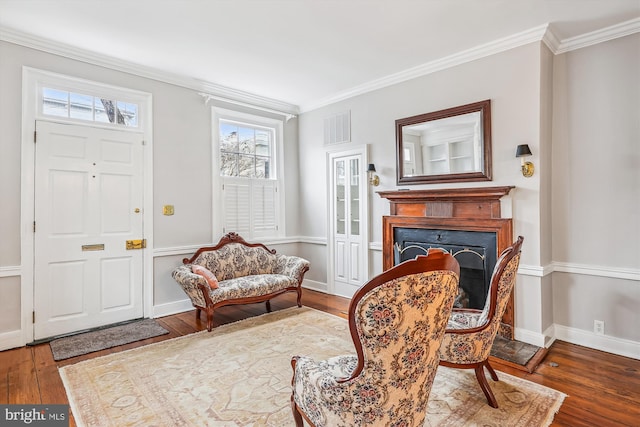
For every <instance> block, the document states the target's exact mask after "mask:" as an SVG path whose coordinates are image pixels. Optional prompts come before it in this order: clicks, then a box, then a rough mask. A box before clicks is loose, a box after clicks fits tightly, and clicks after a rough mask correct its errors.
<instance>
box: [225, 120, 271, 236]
mask: <svg viewBox="0 0 640 427" xmlns="http://www.w3.org/2000/svg"><path fill="white" fill-rule="evenodd" d="M278 124H279V125H278ZM214 126H215V128H216V129H215V130H214V135H217V141H216V142H217V147H216V148H217V149H216V151H217V153H218V159H217V160H218V165H219V178H217V179H219V181H220V183H221V189H222V194H221V195H222V197H221V201H220V203H219V204H220V205H221V206H219V209H218V212H219V214H220V215H221V218H220V221H219V222H220V224H221V226H222V231H223V232H224V233H229V232H236V233H238V234H240V235H241V236H242V237H244V238H246V239H250V240H257V239H259V238H263V239H264V238H269V237H277V236H280V235H281V234H282V233H281V230H280V224H281V223H282V208H281V204H282V202H283V200H282V195H281V194H280V192H279V191H278V189H279V187H281V181H282V174H281V172H282V171H280V170H279V169H278V166H279V163H278V154H279V152H278V151H279V150H280V149H281V145H282V144H281V141H280V140H281V135H282V122H281V121H275V120H273V119H265V118H263V117H258V116H252V115H248V114H245V113H235V112H232V111H229V110H222V109H215V108H214ZM214 200H216V197H215V195H214Z"/></svg>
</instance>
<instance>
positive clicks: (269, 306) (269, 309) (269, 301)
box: [267, 300, 271, 313]
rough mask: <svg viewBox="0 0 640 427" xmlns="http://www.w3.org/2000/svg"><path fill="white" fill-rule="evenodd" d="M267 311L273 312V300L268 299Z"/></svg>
mask: <svg viewBox="0 0 640 427" xmlns="http://www.w3.org/2000/svg"><path fill="white" fill-rule="evenodd" d="M267 313H271V300H267Z"/></svg>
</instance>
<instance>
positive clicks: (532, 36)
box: [300, 24, 549, 113]
mask: <svg viewBox="0 0 640 427" xmlns="http://www.w3.org/2000/svg"><path fill="white" fill-rule="evenodd" d="M548 28H549V24H544V25H540V26H538V27H534V28H532V29H530V30H527V31H523V32H521V33H517V34H513V35H511V36H508V37H503V38H501V39H498V40H494V41H492V42H489V43H485V44H482V45H479V46H476V47H473V48H471V49H467V50H463V51H462V52H458V53H454V54H453V55H449V56H445V57H444V58H440V59H437V60H435V61H430V62H427V63H425V64H421V65H418V66H416V67H412V68H409V69H407V70H403V71H400V72H399V73H395V74H391V75H388V76H385V77H382V78H380V79H376V80H372V81H370V82H368V83H365V84H362V85H359V86H355V87H353V88H351V89H349V90H346V91H343V92H340V93H338V94H336V95H334V96H331V97H328V98H324V99H322V100H320V101H318V102H316V103H313V104H307V105H302V106H300V112H301V113H303V112H308V111H311V110H315V109H317V108H320V107H324V106H326V105H329V104H333V103H336V102H339V101H343V100H345V99H348V98H352V97H354V96H358V95H362V94H365V93H367V92H371V91H374V90H377V89H382V88H385V87H387V86H392V85H395V84H398V83H402V82H405V81H407V80H412V79H415V78H417V77H422V76H425V75H427V74H432V73H435V72H437V71H441V70H445V69H447V68H451V67H455V66H457V65H461V64H464V63H467V62H471V61H475V60H477V59H481V58H485V57H487V56H491V55H495V54H497V53H500V52H504V51H507V50H510V49H513V48H516V47H519V46H523V45H526V44H529V43H533V42H538V41H540V40H542V38H543V36H544V35H545V34H546V33H547V31H548Z"/></svg>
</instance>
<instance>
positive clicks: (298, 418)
mask: <svg viewBox="0 0 640 427" xmlns="http://www.w3.org/2000/svg"><path fill="white" fill-rule="evenodd" d="M291 412H292V413H293V420H294V421H295V423H296V427H303V426H304V422H303V421H302V415H301V414H300V409H298V405H296V402H295V400H293V393H292V394H291Z"/></svg>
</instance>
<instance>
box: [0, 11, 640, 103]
mask: <svg viewBox="0 0 640 427" xmlns="http://www.w3.org/2000/svg"><path fill="white" fill-rule="evenodd" d="M638 17H640V0H135V1H134V0H110V1H105V0H0V29H7V30H12V31H17V32H20V33H26V34H28V35H30V36H35V37H38V38H43V39H46V40H50V41H53V42H56V43H62V44H65V45H68V46H70V47H73V48H76V49H82V50H86V51H89V52H96V53H99V54H101V55H105V56H107V57H110V58H113V59H115V60H119V61H125V62H127V63H132V64H136V65H139V66H144V67H150V69H155V70H159V71H162V72H164V73H169V74H171V75H176V76H182V77H186V78H190V79H194V80H195V81H203V82H208V83H211V84H213V85H216V86H222V87H226V88H232V89H233V90H237V91H241V92H245V93H248V94H252V95H257V96H259V97H264V98H268V99H273V100H277V101H281V102H284V103H287V104H291V105H293V106H298V107H301V108H302V109H304V106H309V105H313V104H317V103H319V102H321V101H322V100H324V99H329V98H332V97H334V98H335V97H336V96H338V95H339V94H342V93H347V92H349V91H350V90H352V89H353V88H356V87H359V86H362V85H366V84H367V83H369V82H374V81H377V80H380V79H384V78H385V77H388V76H392V75H394V74H397V73H401V72H403V71H404V70H408V69H411V68H414V67H418V66H420V65H423V64H427V63H430V62H433V61H438V60H441V59H442V58H446V57H448V56H450V55H453V54H456V53H460V52H463V51H467V50H469V49H473V48H474V47H478V46H481V45H484V44H487V43H490V42H494V41H496V40H500V39H503V38H506V37H510V36H513V35H515V34H519V33H522V32H525V31H528V30H531V29H533V28H536V27H539V26H543V25H545V24H548V23H549V24H550V26H551V29H552V31H553V34H554V35H555V36H556V37H557V38H558V39H559V40H560V41H562V40H566V39H570V38H572V37H576V36H580V35H583V34H586V33H590V32H593V31H596V30H601V29H603V28H606V27H609V26H612V25H615V24H619V23H621V22H625V21H629V20H632V19H637V18H638ZM0 60H1V58H0Z"/></svg>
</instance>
